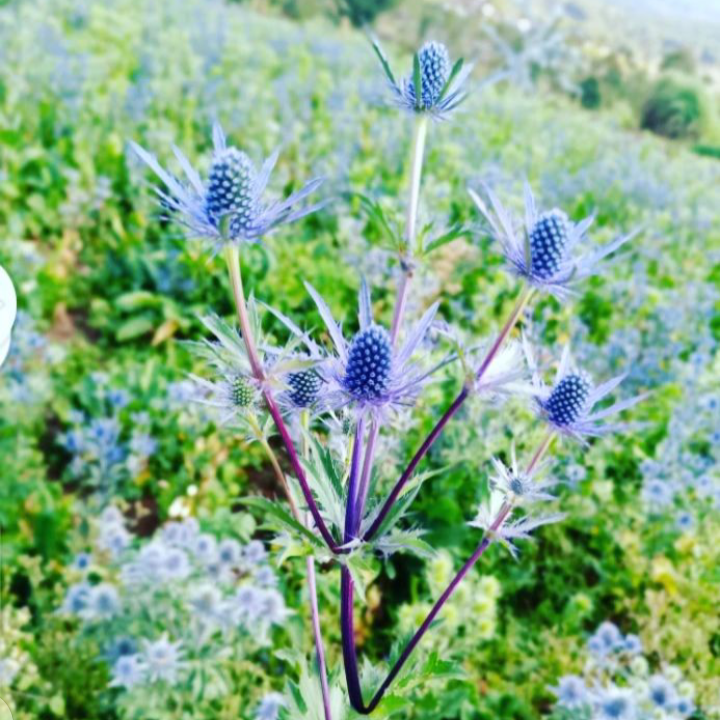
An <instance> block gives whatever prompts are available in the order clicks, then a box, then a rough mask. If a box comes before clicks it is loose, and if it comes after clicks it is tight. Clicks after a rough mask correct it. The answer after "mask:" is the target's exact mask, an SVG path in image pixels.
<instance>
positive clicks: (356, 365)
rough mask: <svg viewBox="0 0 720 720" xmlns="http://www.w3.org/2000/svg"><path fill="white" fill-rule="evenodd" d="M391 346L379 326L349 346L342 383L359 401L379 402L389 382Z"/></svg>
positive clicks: (363, 331) (366, 332)
mask: <svg viewBox="0 0 720 720" xmlns="http://www.w3.org/2000/svg"><path fill="white" fill-rule="evenodd" d="M391 365H392V344H391V343H390V336H389V335H388V333H387V331H386V330H385V329H384V328H381V327H380V326H379V325H372V326H371V327H369V328H367V329H365V330H361V331H360V332H359V333H357V335H355V337H354V338H353V339H352V342H351V343H350V350H349V352H348V361H347V365H346V366H345V377H344V378H343V384H344V385H345V388H346V389H347V391H348V392H349V393H350V394H351V395H352V396H353V397H354V398H355V399H356V400H377V399H378V398H379V397H381V396H382V394H383V393H384V392H385V391H386V390H387V387H388V384H389V383H390V369H391Z"/></svg>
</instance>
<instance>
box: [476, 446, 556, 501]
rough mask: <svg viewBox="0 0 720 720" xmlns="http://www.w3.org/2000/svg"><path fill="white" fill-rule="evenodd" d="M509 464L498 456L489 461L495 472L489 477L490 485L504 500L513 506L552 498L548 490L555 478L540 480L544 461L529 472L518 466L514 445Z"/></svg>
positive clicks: (554, 482) (552, 485)
mask: <svg viewBox="0 0 720 720" xmlns="http://www.w3.org/2000/svg"><path fill="white" fill-rule="evenodd" d="M510 459H511V462H510V465H506V464H505V463H504V462H502V461H501V460H499V459H498V458H492V460H491V462H492V464H493V468H494V470H495V473H494V474H493V475H491V477H490V487H491V488H492V489H493V490H498V491H499V492H500V493H502V495H503V496H504V499H505V501H506V502H507V503H508V504H510V505H514V506H518V505H525V506H527V505H530V504H532V503H534V502H537V501H543V500H554V499H555V497H554V495H551V494H550V493H549V492H548V490H550V489H551V488H553V487H555V485H557V481H555V480H541V479H540V477H539V476H540V475H541V474H542V473H543V472H544V471H545V469H546V463H542V462H541V463H537V464H536V465H535V466H534V467H533V469H532V470H531V471H530V472H526V471H524V470H522V469H521V468H520V466H519V465H518V461H517V456H516V454H515V445H514V444H513V445H512V447H511V449H510Z"/></svg>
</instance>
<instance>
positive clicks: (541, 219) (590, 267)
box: [468, 185, 636, 300]
mask: <svg viewBox="0 0 720 720" xmlns="http://www.w3.org/2000/svg"><path fill="white" fill-rule="evenodd" d="M485 190H486V193H487V195H488V198H489V199H490V204H491V206H492V210H490V208H488V206H487V205H486V204H485V202H484V201H483V200H482V199H481V198H480V196H479V195H478V194H477V193H476V192H475V191H474V190H472V189H468V192H469V193H470V196H471V197H472V199H473V201H474V202H475V204H476V205H477V207H478V209H479V210H480V212H481V214H482V215H483V217H484V218H485V219H486V220H487V222H488V224H489V225H490V230H491V232H492V236H493V238H494V239H495V240H496V241H497V242H499V243H500V246H501V247H502V250H503V254H504V255H505V259H506V261H507V264H508V266H509V268H510V270H511V272H512V273H514V274H515V275H517V276H518V277H520V278H522V279H523V280H525V282H527V283H528V284H529V285H530V286H531V287H534V288H537V289H538V290H542V291H544V292H548V293H550V294H551V295H554V296H555V297H556V298H558V299H559V300H566V299H567V298H568V297H570V296H571V295H572V294H573V289H572V285H573V284H574V283H576V282H577V281H579V280H582V279H584V278H587V277H589V276H591V275H594V274H596V273H597V272H598V270H599V268H598V263H599V262H600V261H601V260H602V259H603V258H605V257H607V256H608V255H610V254H611V253H613V252H615V250H617V249H618V248H619V247H621V246H622V245H624V244H625V243H626V242H628V241H629V240H631V239H632V238H633V237H634V236H635V234H636V233H630V234H628V235H623V236H621V237H619V238H617V239H616V240H614V241H612V242H611V243H609V244H608V245H606V246H604V247H602V248H600V249H598V250H595V251H593V252H588V253H586V254H583V255H577V254H576V253H575V249H576V247H577V246H578V245H579V244H581V243H582V242H583V241H584V240H585V239H586V234H587V231H588V228H589V227H590V225H591V224H592V221H593V218H592V217H588V218H585V219H584V220H581V221H580V222H579V223H574V222H572V221H570V219H569V218H568V216H567V215H566V214H565V213H564V212H562V210H558V209H557V208H555V209H553V210H550V211H548V212H541V211H539V210H538V208H537V206H536V204H535V198H534V196H533V194H532V191H531V190H530V187H529V186H528V185H526V186H525V220H524V223H521V222H518V221H517V220H516V218H514V217H513V216H512V215H511V213H510V212H509V211H508V210H507V209H506V208H505V207H504V206H503V204H502V203H501V202H500V200H499V198H498V197H497V195H495V193H494V192H493V191H492V190H490V189H489V188H486V189H485Z"/></svg>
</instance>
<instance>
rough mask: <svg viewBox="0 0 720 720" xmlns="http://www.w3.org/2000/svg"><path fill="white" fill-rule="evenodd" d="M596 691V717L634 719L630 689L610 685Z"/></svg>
mask: <svg viewBox="0 0 720 720" xmlns="http://www.w3.org/2000/svg"><path fill="white" fill-rule="evenodd" d="M596 692H597V701H596V702H597V705H596V707H597V717H598V718H601V719H602V720H634V718H635V712H636V707H635V699H634V697H633V693H632V691H631V690H628V689H627V688H619V687H617V686H615V685H611V686H610V687H607V688H602V689H601V690H598V691H596Z"/></svg>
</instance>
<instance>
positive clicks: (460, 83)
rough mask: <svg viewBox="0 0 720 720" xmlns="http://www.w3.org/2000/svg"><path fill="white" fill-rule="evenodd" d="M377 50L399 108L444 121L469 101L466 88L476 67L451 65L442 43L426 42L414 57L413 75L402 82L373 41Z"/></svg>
mask: <svg viewBox="0 0 720 720" xmlns="http://www.w3.org/2000/svg"><path fill="white" fill-rule="evenodd" d="M373 47H374V48H375V52H376V53H377V56H378V58H379V59H380V64H381V65H382V68H383V70H384V71H385V75H386V76H387V79H388V81H389V83H390V89H391V92H392V94H393V99H394V100H395V102H396V104H397V105H398V107H400V108H402V109H404V110H407V111H409V112H413V113H427V114H428V115H429V116H430V117H432V118H434V119H435V120H444V119H446V118H447V117H448V116H449V115H450V113H452V111H453V110H455V109H456V108H457V107H458V106H459V105H460V104H461V103H462V102H463V101H464V100H465V99H466V98H467V92H466V91H465V89H464V86H465V82H466V80H467V78H468V75H469V74H470V71H471V70H472V66H471V65H466V64H465V63H464V61H463V59H462V58H460V59H459V60H457V61H456V62H455V64H454V65H453V64H451V62H450V54H449V53H448V50H447V48H446V47H445V45H443V44H442V43H439V42H427V43H425V44H424V45H423V46H422V47H421V48H420V50H419V51H418V52H417V53H416V54H415V55H414V57H413V70H412V72H411V73H410V74H409V75H407V76H406V77H404V78H401V79H400V80H399V81H398V80H396V79H395V76H394V75H393V72H392V69H391V68H390V63H389V62H388V59H387V57H386V56H385V53H384V52H383V51H382V48H381V47H380V45H379V44H378V43H377V42H373Z"/></svg>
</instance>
